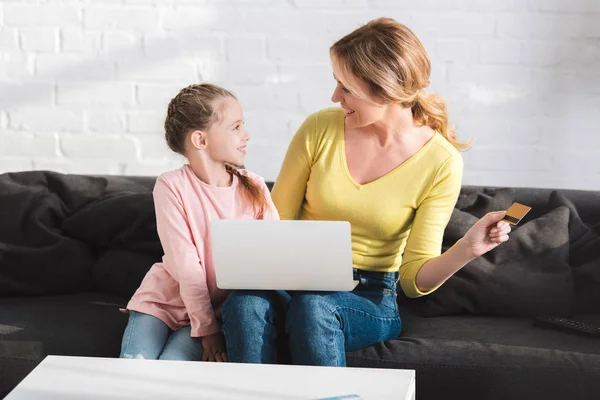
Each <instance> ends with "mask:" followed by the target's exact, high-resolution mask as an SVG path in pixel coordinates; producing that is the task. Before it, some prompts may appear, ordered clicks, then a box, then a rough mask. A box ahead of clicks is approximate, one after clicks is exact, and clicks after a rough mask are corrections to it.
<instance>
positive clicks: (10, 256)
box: [0, 172, 106, 296]
mask: <svg viewBox="0 0 600 400" xmlns="http://www.w3.org/2000/svg"><path fill="white" fill-rule="evenodd" d="M105 187H106V179H101V178H92V177H84V176H70V175H61V174H57V173H50V172H48V173H39V172H22V173H15V174H3V175H0V221H2V223H1V224H0V270H1V271H2V273H1V274H0V296H7V295H34V294H38V295H40V294H55V293H69V292H75V291H81V290H86V289H89V288H91V287H92V286H93V282H92V278H91V269H92V266H93V264H94V257H93V252H92V251H90V249H89V248H88V247H87V246H86V245H85V243H83V242H81V241H79V240H77V238H70V237H67V236H66V235H65V234H64V232H63V231H62V228H61V223H62V221H63V220H64V219H65V218H67V216H69V215H71V214H72V213H73V212H75V211H76V210H77V209H79V208H81V207H83V206H85V205H86V204H87V203H89V202H90V201H92V200H93V198H94V197H95V196H97V195H98V194H99V193H101V192H102V191H103V190H104V188H105Z"/></svg>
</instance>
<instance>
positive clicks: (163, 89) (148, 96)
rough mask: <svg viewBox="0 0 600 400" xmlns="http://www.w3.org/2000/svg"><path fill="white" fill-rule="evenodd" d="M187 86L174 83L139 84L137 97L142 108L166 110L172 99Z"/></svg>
mask: <svg viewBox="0 0 600 400" xmlns="http://www.w3.org/2000/svg"><path fill="white" fill-rule="evenodd" d="M185 86H187V85H183V84H179V83H173V84H163V83H138V84H137V85H136V97H137V101H138V103H139V105H140V106H141V107H142V108H152V109H164V110H165V112H166V110H167V106H168V105H169V102H170V101H171V99H172V98H173V97H175V96H177V94H178V93H179V91H180V90H181V89H183V88H184V87H185Z"/></svg>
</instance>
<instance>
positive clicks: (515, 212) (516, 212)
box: [502, 203, 531, 225]
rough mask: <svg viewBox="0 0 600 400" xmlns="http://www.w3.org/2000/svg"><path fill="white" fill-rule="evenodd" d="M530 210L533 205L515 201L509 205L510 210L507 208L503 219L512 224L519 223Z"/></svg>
mask: <svg viewBox="0 0 600 400" xmlns="http://www.w3.org/2000/svg"><path fill="white" fill-rule="evenodd" d="M529 210H531V207H528V206H526V205H523V204H520V203H513V204H512V205H511V206H510V207H508V210H506V215H505V216H504V218H502V219H503V220H505V221H506V222H508V223H509V224H511V225H517V224H518V223H519V222H521V220H522V219H523V217H524V216H525V215H527V213H528V212H529Z"/></svg>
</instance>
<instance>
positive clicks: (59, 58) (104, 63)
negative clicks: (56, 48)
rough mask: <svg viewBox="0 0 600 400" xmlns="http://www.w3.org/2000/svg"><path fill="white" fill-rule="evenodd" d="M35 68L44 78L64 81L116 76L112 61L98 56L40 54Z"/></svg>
mask: <svg viewBox="0 0 600 400" xmlns="http://www.w3.org/2000/svg"><path fill="white" fill-rule="evenodd" d="M35 69H36V73H37V75H39V76H40V77H43V79H52V78H54V79H57V80H63V81H72V80H96V79H98V80H106V79H111V78H113V77H114V76H115V66H114V64H113V63H112V62H110V61H108V60H104V59H101V58H98V57H85V58H82V57H81V56H79V55H77V54H40V55H39V56H38V57H37V59H36V68H35Z"/></svg>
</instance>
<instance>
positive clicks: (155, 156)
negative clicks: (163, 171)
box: [136, 134, 184, 161]
mask: <svg viewBox="0 0 600 400" xmlns="http://www.w3.org/2000/svg"><path fill="white" fill-rule="evenodd" d="M136 141H137V142H138V148H139V149H140V156H141V160H154V161H177V160H181V159H182V158H184V157H183V156H182V155H181V154H177V153H175V152H174V151H172V150H171V149H169V147H168V146H167V142H166V141H165V136H164V134H155V135H146V136H139V137H136Z"/></svg>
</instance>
